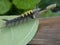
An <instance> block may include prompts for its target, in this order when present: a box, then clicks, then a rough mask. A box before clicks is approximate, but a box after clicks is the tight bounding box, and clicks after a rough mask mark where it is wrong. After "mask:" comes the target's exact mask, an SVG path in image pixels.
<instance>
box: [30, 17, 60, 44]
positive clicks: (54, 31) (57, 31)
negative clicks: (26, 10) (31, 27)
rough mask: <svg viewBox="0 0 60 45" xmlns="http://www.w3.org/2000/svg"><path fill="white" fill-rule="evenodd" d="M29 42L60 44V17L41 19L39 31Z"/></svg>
mask: <svg viewBox="0 0 60 45" xmlns="http://www.w3.org/2000/svg"><path fill="white" fill-rule="evenodd" d="M29 44H32V45H33V44H35V45H40V44H41V45H60V17H55V18H47V19H41V20H40V24H39V27H38V31H37V33H36V35H35V37H34V38H33V39H32V41H31V42H29Z"/></svg>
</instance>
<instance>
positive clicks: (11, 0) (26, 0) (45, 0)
mask: <svg viewBox="0 0 60 45" xmlns="http://www.w3.org/2000/svg"><path fill="white" fill-rule="evenodd" d="M54 3H56V4H57V6H58V7H60V0H0V15H1V16H2V15H20V14H21V13H23V12H25V11H27V10H30V9H34V8H37V7H38V8H41V9H44V8H45V7H46V6H48V5H50V4H54ZM56 10H59V9H56ZM56 10H54V11H56ZM52 14H56V13H55V12H52V11H51V10H49V11H48V13H45V14H44V16H43V15H42V16H43V17H48V16H52ZM58 15H59V14H58ZM55 16H56V15H55Z"/></svg>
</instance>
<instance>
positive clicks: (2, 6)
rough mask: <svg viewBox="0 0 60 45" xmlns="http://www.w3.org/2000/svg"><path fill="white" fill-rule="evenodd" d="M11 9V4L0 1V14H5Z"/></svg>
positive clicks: (3, 0)
mask: <svg viewBox="0 0 60 45" xmlns="http://www.w3.org/2000/svg"><path fill="white" fill-rule="evenodd" d="M10 7H11V3H10V2H9V1H8V0H0V14H4V13H6V12H7V11H8V10H9V9H10Z"/></svg>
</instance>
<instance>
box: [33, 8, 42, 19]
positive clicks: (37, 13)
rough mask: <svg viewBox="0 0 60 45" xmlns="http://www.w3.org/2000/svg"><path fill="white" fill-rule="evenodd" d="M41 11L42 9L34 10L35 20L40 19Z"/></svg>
mask: <svg viewBox="0 0 60 45" xmlns="http://www.w3.org/2000/svg"><path fill="white" fill-rule="evenodd" d="M40 10H41V9H40V8H37V9H33V17H34V18H38V16H39V12H40Z"/></svg>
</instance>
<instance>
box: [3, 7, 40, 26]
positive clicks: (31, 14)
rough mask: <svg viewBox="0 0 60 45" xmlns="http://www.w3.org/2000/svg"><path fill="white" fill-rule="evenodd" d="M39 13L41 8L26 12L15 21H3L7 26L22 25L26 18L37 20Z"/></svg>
mask: <svg viewBox="0 0 60 45" xmlns="http://www.w3.org/2000/svg"><path fill="white" fill-rule="evenodd" d="M39 11H40V8H37V9H33V10H29V11H27V12H24V13H23V14H21V15H20V16H19V17H16V18H14V19H11V20H8V19H2V20H3V21H5V26H10V25H15V24H16V23H20V21H21V20H24V19H26V18H31V19H35V18H36V16H37V15H38V12H39Z"/></svg>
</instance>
